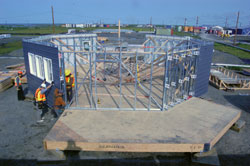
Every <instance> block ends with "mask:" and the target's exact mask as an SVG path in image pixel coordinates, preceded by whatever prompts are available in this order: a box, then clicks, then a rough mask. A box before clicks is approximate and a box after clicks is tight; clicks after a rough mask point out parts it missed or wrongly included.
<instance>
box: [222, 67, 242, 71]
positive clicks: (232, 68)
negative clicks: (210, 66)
mask: <svg viewBox="0 0 250 166" xmlns="http://www.w3.org/2000/svg"><path fill="white" fill-rule="evenodd" d="M225 68H226V69H229V70H235V71H242V70H243V68H242V67H235V66H227V67H225Z"/></svg>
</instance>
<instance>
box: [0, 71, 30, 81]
mask: <svg viewBox="0 0 250 166" xmlns="http://www.w3.org/2000/svg"><path fill="white" fill-rule="evenodd" d="M17 72H18V70H10V71H0V77H4V76H5V77H11V81H12V83H14V81H15V78H16V76H17ZM21 80H22V84H27V77H26V76H24V77H22V79H21Z"/></svg>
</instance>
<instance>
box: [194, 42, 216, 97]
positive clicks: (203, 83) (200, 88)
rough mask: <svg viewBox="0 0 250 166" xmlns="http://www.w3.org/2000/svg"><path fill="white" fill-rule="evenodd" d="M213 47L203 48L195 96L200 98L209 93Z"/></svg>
mask: <svg viewBox="0 0 250 166" xmlns="http://www.w3.org/2000/svg"><path fill="white" fill-rule="evenodd" d="M212 54H213V45H206V46H204V45H203V46H201V48H200V56H199V59H198V66H197V78H196V82H195V96H196V97H199V96H201V95H203V94H205V93H207V91H208V83H209V73H210V68H211V62H212Z"/></svg>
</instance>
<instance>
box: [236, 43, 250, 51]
mask: <svg viewBox="0 0 250 166" xmlns="http://www.w3.org/2000/svg"><path fill="white" fill-rule="evenodd" d="M237 46H238V47H241V48H245V49H248V50H250V44H237Z"/></svg>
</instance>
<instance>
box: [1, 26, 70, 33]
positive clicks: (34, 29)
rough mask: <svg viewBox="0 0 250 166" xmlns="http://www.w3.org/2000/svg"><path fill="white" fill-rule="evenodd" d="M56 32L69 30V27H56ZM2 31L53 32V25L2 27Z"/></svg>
mask: <svg viewBox="0 0 250 166" xmlns="http://www.w3.org/2000/svg"><path fill="white" fill-rule="evenodd" d="M55 32H56V33H65V32H68V29H67V28H63V27H60V26H56V27H55ZM0 33H10V34H12V33H18V34H51V33H53V28H52V26H45V27H29V28H28V27H17V28H0Z"/></svg>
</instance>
